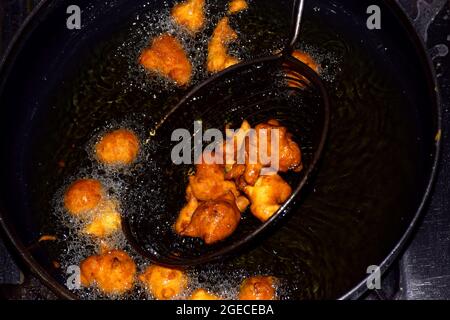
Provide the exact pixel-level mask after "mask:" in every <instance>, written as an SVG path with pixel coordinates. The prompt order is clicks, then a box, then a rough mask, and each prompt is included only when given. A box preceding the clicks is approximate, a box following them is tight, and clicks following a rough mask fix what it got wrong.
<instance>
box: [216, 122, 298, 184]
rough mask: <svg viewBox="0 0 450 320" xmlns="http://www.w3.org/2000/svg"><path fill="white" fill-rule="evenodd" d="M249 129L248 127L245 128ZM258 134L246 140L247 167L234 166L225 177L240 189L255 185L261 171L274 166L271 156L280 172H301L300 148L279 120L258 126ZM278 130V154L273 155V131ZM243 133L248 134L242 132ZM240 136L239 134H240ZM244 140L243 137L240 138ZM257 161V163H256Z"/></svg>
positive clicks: (242, 165) (241, 165)
mask: <svg viewBox="0 0 450 320" xmlns="http://www.w3.org/2000/svg"><path fill="white" fill-rule="evenodd" d="M245 128H247V125H246V126H245ZM255 129H256V133H255V135H254V136H253V137H251V138H250V137H247V138H246V140H245V148H246V149H245V165H244V164H240V163H239V164H235V165H233V166H232V168H231V170H229V171H228V172H227V174H226V176H225V178H226V179H234V180H235V181H236V183H237V185H238V187H239V188H240V189H242V188H244V187H245V186H246V185H254V184H255V183H256V180H257V179H258V177H259V175H260V173H261V170H262V169H263V168H264V167H270V166H272V165H274V164H273V163H272V162H271V156H272V155H274V156H276V157H277V159H278V171H280V172H287V171H289V170H293V171H295V172H300V171H301V170H302V168H303V166H302V156H301V151H300V147H299V146H298V144H297V143H296V142H295V141H293V139H292V135H291V134H290V133H289V132H288V131H287V128H286V127H283V126H282V125H281V124H280V123H279V122H278V121H277V120H274V119H272V120H269V121H267V122H266V123H261V124H258V125H257V126H256V127H255ZM274 129H275V130H278V152H277V153H276V154H273V151H274V150H272V148H271V142H272V137H271V134H272V130H274ZM262 130H265V132H266V136H265V137H266V138H264V139H265V140H261V138H262V137H264V136H263V135H261V133H262ZM242 132H248V129H247V131H242ZM238 134H239V132H238ZM240 140H242V137H241V138H240ZM262 146H267V147H262ZM251 148H253V149H252V150H256V152H254V151H253V153H254V159H251V156H250V152H251V151H249V150H250V149H251ZM261 148H263V149H264V150H265V152H266V153H267V154H266V157H267V159H264V158H263V156H262V154H261V153H262V152H261ZM255 160H256V161H255Z"/></svg>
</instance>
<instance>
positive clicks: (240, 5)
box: [228, 0, 248, 14]
mask: <svg viewBox="0 0 450 320" xmlns="http://www.w3.org/2000/svg"><path fill="white" fill-rule="evenodd" d="M247 9H248V3H247V1H245V0H231V1H230V2H229V3H228V14H235V13H238V12H241V11H244V10H247Z"/></svg>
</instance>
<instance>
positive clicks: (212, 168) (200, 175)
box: [189, 163, 239, 201]
mask: <svg viewBox="0 0 450 320" xmlns="http://www.w3.org/2000/svg"><path fill="white" fill-rule="evenodd" d="M189 186H190V187H191V190H192V194H193V195H194V196H195V197H196V198H197V199H198V200H201V201H208V200H214V199H217V198H219V197H221V196H223V195H225V194H227V193H228V192H231V193H232V194H233V195H235V196H236V197H237V196H239V191H238V190H237V188H236V185H235V184H234V183H233V182H232V181H227V180H225V171H224V167H223V165H218V164H206V163H202V164H198V165H197V167H196V173H195V175H194V176H190V177H189Z"/></svg>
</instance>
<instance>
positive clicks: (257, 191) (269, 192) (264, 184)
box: [244, 174, 292, 222]
mask: <svg viewBox="0 0 450 320" xmlns="http://www.w3.org/2000/svg"><path fill="white" fill-rule="evenodd" d="M244 192H245V194H246V195H247V196H248V197H249V199H250V202H251V206H250V210H251V212H252V213H253V215H254V216H255V217H257V218H258V219H259V220H261V221H262V222H265V221H267V220H269V219H270V217H272V216H273V214H274V213H275V212H276V211H277V210H278V209H279V208H280V206H281V204H283V203H284V202H285V201H286V200H287V199H288V198H289V197H290V196H291V194H292V189H291V187H290V186H289V184H288V183H287V182H286V181H284V180H283V178H281V177H280V176H279V175H277V174H274V175H265V176H260V177H259V178H258V180H257V181H256V183H255V185H254V186H250V185H248V186H246V187H245V188H244Z"/></svg>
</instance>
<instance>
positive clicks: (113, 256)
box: [80, 250, 136, 294]
mask: <svg viewBox="0 0 450 320" xmlns="http://www.w3.org/2000/svg"><path fill="white" fill-rule="evenodd" d="M80 271H81V276H80V279H81V284H82V285H83V286H85V287H90V286H92V285H94V284H96V285H97V287H98V289H100V290H101V291H102V292H103V293H106V294H123V293H125V292H127V291H129V290H131V289H132V288H133V285H134V279H135V274H136V265H135V263H134V261H133V260H132V259H131V258H130V256H129V255H128V254H127V253H126V252H124V251H122V250H111V251H108V252H106V253H104V254H101V255H97V256H90V257H89V258H87V259H85V260H83V261H82V262H81V264H80Z"/></svg>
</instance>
